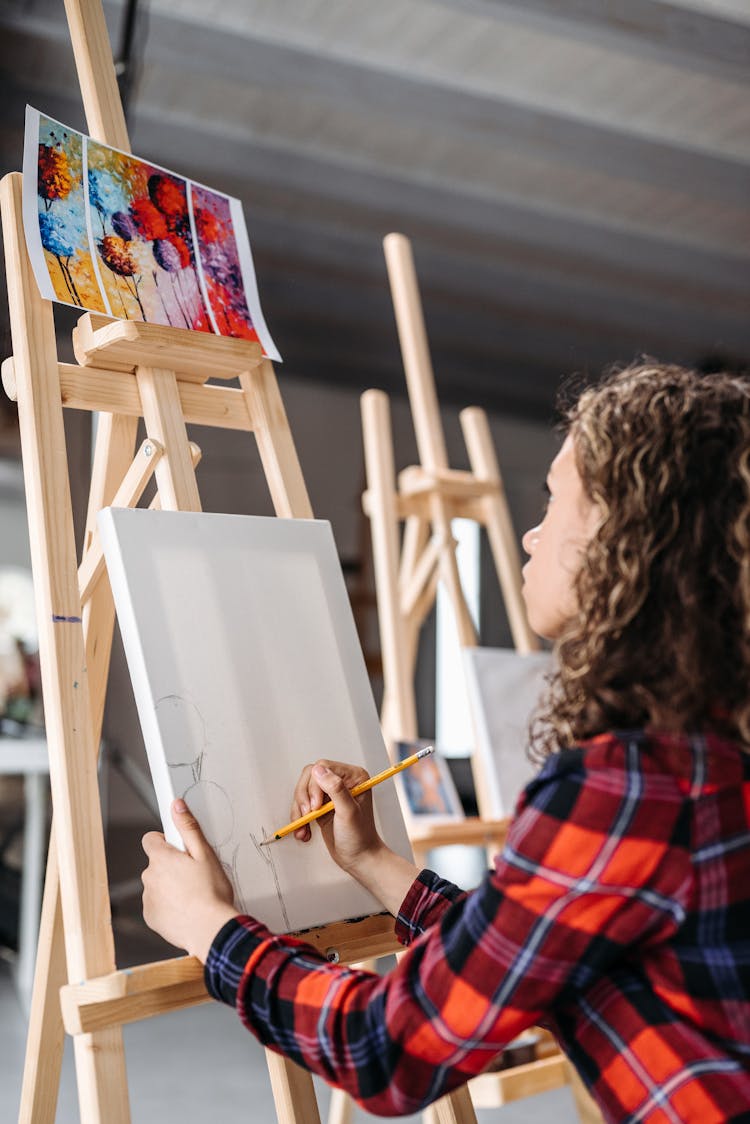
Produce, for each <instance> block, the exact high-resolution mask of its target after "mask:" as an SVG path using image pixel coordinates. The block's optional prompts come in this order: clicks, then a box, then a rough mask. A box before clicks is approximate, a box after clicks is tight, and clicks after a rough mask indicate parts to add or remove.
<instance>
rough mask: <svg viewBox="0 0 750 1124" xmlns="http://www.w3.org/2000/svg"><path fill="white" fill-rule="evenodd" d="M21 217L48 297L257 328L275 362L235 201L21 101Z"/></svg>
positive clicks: (208, 326)
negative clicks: (24, 118)
mask: <svg viewBox="0 0 750 1124" xmlns="http://www.w3.org/2000/svg"><path fill="white" fill-rule="evenodd" d="M24 222H25V224H26V230H27V240H28V244H29V252H30V255H31V258H32V265H33V267H34V271H35V273H36V276H37V278H38V280H39V285H40V289H41V290H42V293H43V295H44V296H45V297H47V298H51V299H57V300H60V301H62V302H64V303H66V304H72V305H76V306H78V307H80V308H82V309H88V310H90V311H95V312H104V313H107V314H108V315H110V316H114V317H118V318H121V319H128V320H147V321H150V322H152V323H160V324H166V325H171V326H173V327H181V328H189V329H191V330H193V331H200V332H216V333H218V334H221V335H228V336H236V337H238V338H242V339H250V340H258V339H259V331H260V332H261V333H262V334H263V345H264V348H265V349H266V351H267V353H268V354H270V355H272V357H278V353H277V352H276V349H275V348H274V347H273V341H272V340H271V339H270V337H269V336H268V332H267V329H266V327H265V324H264V322H263V316H262V313H261V310H260V303H259V300H258V293H257V288H256V285H255V275H254V270H253V266H252V257H251V254H250V246H249V243H248V240H247V232H246V230H245V227H244V218H243V215H242V208H241V205H240V204H239V202H238V200H236V199H230V198H229V197H228V196H225V195H222V194H220V193H219V192H215V191H212V190H210V189H209V188H205V187H199V186H198V185H196V184H193V183H191V181H189V180H186V179H184V178H183V177H181V176H179V175H175V174H174V173H172V172H168V171H165V170H164V169H163V168H159V167H158V166H156V165H154V164H151V163H149V162H148V161H145V160H140V159H138V157H136V156H132V155H131V154H129V153H123V152H118V151H117V150H115V149H111V148H108V147H107V146H105V145H103V144H100V143H99V142H97V141H94V140H91V139H90V138H86V137H84V136H82V135H81V134H80V133H78V132H76V131H75V130H72V129H68V128H66V127H65V126H63V125H61V124H59V123H58V122H56V121H53V120H52V119H51V118H47V117H44V116H42V115H41V114H39V113H38V112H37V111H36V110H34V109H31V108H29V107H27V132H26V145H25V149H24ZM238 233H239V235H240V238H239V241H238V237H237V235H238ZM246 285H248V286H249V287H248V288H247V289H246ZM254 321H255V322H254ZM269 345H270V346H269Z"/></svg>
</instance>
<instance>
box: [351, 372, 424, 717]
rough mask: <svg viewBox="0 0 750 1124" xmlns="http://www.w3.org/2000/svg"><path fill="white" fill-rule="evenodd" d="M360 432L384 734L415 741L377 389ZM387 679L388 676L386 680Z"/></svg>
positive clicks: (392, 493) (392, 499)
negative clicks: (375, 592)
mask: <svg viewBox="0 0 750 1124" xmlns="http://www.w3.org/2000/svg"><path fill="white" fill-rule="evenodd" d="M361 405H362V433H363V436H364V445H365V465H366V469H367V490H368V493H369V496H370V500H369V512H368V514H369V515H370V522H371V533H372V553H373V560H374V566H375V579H376V587H377V589H378V594H379V596H378V622H379V625H380V646H381V649H382V652H383V669H384V683H383V689H384V697H385V700H386V708H385V713H384V716H383V722H382V725H383V732H384V733H385V736H386V738H387V739H394V738H414V737H416V734H417V715H416V707H415V703H414V692H413V689H412V686H411V678H410V674H409V671H410V669H409V667H408V666H407V663H408V655H407V645H406V643H405V637H404V629H403V621H402V619H401V613H400V601H399V588H398V558H399V542H398V516H397V512H396V474H395V468H394V457H393V442H392V439H391V421H390V409H389V405H388V398H387V396H386V395H385V394H384V393H383V392H382V391H380V390H368V391H367V392H366V393H365V394H363V395H362V399H361ZM386 676H387V677H386Z"/></svg>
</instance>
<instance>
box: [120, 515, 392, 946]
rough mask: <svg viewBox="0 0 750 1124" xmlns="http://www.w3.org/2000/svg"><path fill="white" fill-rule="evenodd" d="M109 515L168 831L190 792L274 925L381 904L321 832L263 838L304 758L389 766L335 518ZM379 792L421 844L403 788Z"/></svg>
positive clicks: (232, 873)
mask: <svg viewBox="0 0 750 1124" xmlns="http://www.w3.org/2000/svg"><path fill="white" fill-rule="evenodd" d="M99 525H100V531H101V535H102V543H103V546H104V550H105V556H106V559H107V566H108V569H109V574H110V580H111V583H112V589H113V593H114V597H115V604H116V607H117V613H118V619H119V622H120V630H121V633H122V637H123V644H124V647H125V654H126V657H127V660H128V665H129V669H130V674H131V679H132V681H133V688H134V694H135V699H136V704H137V707H138V712H139V716H140V720H141V726H142V730H143V735H144V741H145V744H146V750H147V754H148V758H149V764H150V767H151V772H152V776H153V779H154V787H155V790H156V794H157V799H158V802H159V809H160V813H161V817H162V822H163V826H164V830H165V834H166V837H167V839H168V840H169V841H170V842H172V843H174V844H175V845H179V837H178V836H177V834H176V831H175V829H174V827H173V825H172V822H171V817H170V814H169V807H170V804H171V802H172V800H173V799H174V798H175V797H176V796H183V797H184V798H185V800H186V802H187V804H188V806H189V807H190V808H191V810H192V811H193V813H194V814H195V815H196V817H197V819H198V821H199V823H200V824H201V826H202V828H203V830H204V832H205V834H206V836H207V838H208V840H209V841H210V843H211V845H212V846H213V848H214V849H215V851H216V853H217V855H218V857H219V860H220V861H221V863H222V865H223V867H224V869H225V871H226V872H227V874H228V876H229V877H230V879H231V881H232V884H233V886H234V889H235V904H236V906H237V908H238V910H240V911H242V912H248V913H251V914H253V915H254V916H257V917H259V918H260V919H261V920H263V921H265V922H266V923H267V924H268V925H269V926H270V927H271V928H273V929H276V930H278V931H286V932H289V931H298V930H300V929H304V928H308V927H310V926H312V925H318V924H324V923H327V922H329V921H336V920H343V919H348V918H351V917H354V916H363V915H367V914H370V913H375V912H379V911H380V910H381V909H382V907H381V906H380V905H379V903H378V902H377V901H376V900H375V899H374V898H372V897H371V896H370V895H369V894H368V893H366V891H364V890H363V889H362V888H361V887H359V886H358V885H356V884H355V883H354V882H353V881H352V880H351V879H350V878H348V877H347V876H346V875H344V874H343V873H342V872H341V871H340V870H339V869H338V868H337V867H336V866H335V865H334V864H333V863H332V862H331V861H330V859H329V857H328V855H327V853H326V852H325V846H324V844H323V842H322V839H321V838H320V836H319V833H318V832H317V831H315V832H314V833H313V840H312V842H310V843H308V844H301V843H299V841H297V840H295V839H294V838H293V837H291V836H290V837H288V838H286V839H284V840H281V841H279V842H278V843H276V844H275V845H274V846H273V847H260V843H261V842H262V841H263V840H264V839H266V838H268V837H270V836H271V835H272V833H273V831H274V830H275V829H277V828H278V827H281V826H283V825H284V824H285V823H287V822H288V820H289V818H290V802H291V795H292V791H293V788H294V784H295V782H296V780H297V777H298V776H299V773H300V771H301V770H302V768H303V767H304V765H306V764H307V763H309V762H311V761H314V760H315V759H316V758H319V757H325V758H329V759H333V760H347V761H352V762H356V763H358V764H361V765H363V766H364V768H366V769H367V770H368V772H370V773H371V774H372V773H375V772H378V771H380V770H381V769H383V768H385V767H386V766H387V765H388V759H387V755H386V751H385V746H384V743H383V738H382V734H381V732H380V726H379V723H378V717H377V712H376V709H375V704H374V700H373V697H372V691H371V688H370V684H369V680H368V678H367V673H366V670H365V666H364V660H363V657H362V653H361V649H360V647H359V642H358V639H357V635H356V630H355V627H354V622H353V619H352V614H351V608H350V606H349V601H348V597H347V594H346V588H345V585H344V581H343V577H342V574H341V568H340V565H339V561H338V557H337V554H336V549H335V545H334V541H333V536H332V534H331V529H330V526H329V525H328V524H327V523H324V522H320V521H313V520H297V519H295V520H291V519H275V518H259V517H251V516H232V515H213V514H204V513H200V514H196V513H191V512H159V511H139V510H136V511H133V510H129V509H111V508H110V509H107V510H105V511H104V512H103V513H102V514H101V515H100V517H99ZM374 802H375V810H376V817H377V819H378V822H379V826H380V828H381V831H382V833H383V834H384V835H385V837H386V838H387V839H388V841H389V843H390V844H391V846H393V847H394V848H395V849H396V850H397V851H399V852H400V853H401V854H404V855H406V856H409V855H410V848H409V843H408V840H407V836H406V831H405V829H404V824H403V820H402V817H401V812H400V808H399V804H398V799H397V796H396V793H395V790H394V787H393V786H392V785H381V786H378V789H377V791H376V793H375V794H374Z"/></svg>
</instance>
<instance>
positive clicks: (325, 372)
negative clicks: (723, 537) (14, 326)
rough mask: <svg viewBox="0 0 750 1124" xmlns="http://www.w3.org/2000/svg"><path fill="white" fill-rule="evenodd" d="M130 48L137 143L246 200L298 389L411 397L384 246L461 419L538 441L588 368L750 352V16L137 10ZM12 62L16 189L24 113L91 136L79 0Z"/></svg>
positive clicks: (215, 2)
mask: <svg viewBox="0 0 750 1124" xmlns="http://www.w3.org/2000/svg"><path fill="white" fill-rule="evenodd" d="M106 11H107V16H108V22H109V25H110V33H111V37H112V40H113V42H114V43H115V44H119V43H120V42H121V41H122V37H123V34H124V29H125V26H126V18H127V6H126V5H125V4H113V5H109V6H107V7H106ZM132 31H133V34H132V36H131V45H132V59H131V70H130V72H129V73H128V75H127V79H128V85H129V89H130V97H129V123H130V130H131V142H132V146H133V150H134V151H135V152H136V153H137V154H138V155H140V156H143V157H146V158H149V159H152V160H154V161H155V162H158V163H160V164H162V165H164V166H166V167H168V168H172V169H174V170H175V171H179V172H182V173H185V174H187V175H190V176H192V177H193V178H194V179H197V180H200V181H203V182H207V183H209V184H211V185H212V186H214V187H217V188H220V189H222V190H224V191H227V192H229V193H231V194H234V195H238V196H239V197H240V198H241V199H242V200H243V202H244V205H245V213H246V216H247V222H248V228H249V231H250V237H251V241H252V244H253V252H254V255H255V260H256V267H257V271H258V276H259V284H260V291H261V299H262V301H263V305H264V311H265V314H266V318H267V320H268V323H269V326H270V328H271V331H272V333H273V334H274V336H275V338H276V341H277V343H278V345H279V347H280V350H281V352H282V354H283V355H284V358H285V361H286V362H285V369H286V370H288V371H290V372H292V373H294V374H295V375H297V376H300V377H303V378H309V379H311V380H324V381H327V382H332V383H341V384H345V385H347V386H351V387H356V388H358V389H364V388H366V387H369V386H380V387H383V388H385V389H388V390H395V391H399V392H403V390H404V381H403V374H402V369H401V363H400V357H399V352H398V343H397V338H396V331H395V324H394V319H393V312H392V307H391V302H390V295H389V291H388V284H387V278H386V272H385V264H384V259H383V254H382V248H381V240H382V237H383V235H384V234H386V233H387V232H388V231H390V230H400V231H402V232H403V233H405V234H407V235H408V236H409V237H410V238H411V239H412V242H413V246H414V252H415V258H416V263H417V270H418V274H419V278H420V285H421V289H422V293H423V299H424V304H425V313H426V319H427V324H428V331H429V335H430V340H431V347H432V352H433V360H434V364H435V370H436V380H437V384H438V390H439V393H440V395H441V398H442V399H443V400H444V401H457V402H461V403H464V404H465V403H469V402H472V403H477V404H481V405H484V406H486V407H488V408H491V409H499V410H504V411H508V412H511V413H515V414H518V415H525V416H528V417H539V418H544V419H545V420H546V419H547V418H548V417H549V414H550V407H551V403H552V400H553V397H554V392H555V388H556V387H557V385H558V384H559V382H560V380H561V379H562V378H563V377H564V376H565V375H566V374H568V373H569V372H571V371H582V370H588V371H592V372H595V371H597V370H598V369H600V368H601V367H602V366H603V365H605V364H607V363H609V362H612V361H627V360H630V359H632V358H633V357H634V356H636V355H638V354H639V353H641V352H646V353H649V354H652V355H655V356H658V357H660V358H664V359H670V360H675V361H679V362H685V363H689V364H707V363H716V362H718V363H722V362H726V363H728V364H733V365H742V364H746V363H747V361H748V359H749V358H750V316H749V315H748V313H749V312H750V97H749V96H748V95H749V94H750V2H749V0H670V2H668V0H379V2H378V3H377V4H372V3H369V2H367V0H150V3H149V4H148V5H147V6H146V2H145V0H141V5H140V7H139V9H138V11H137V14H136V21H135V24H134V26H133V29H132ZM0 42H1V43H2V88H1V89H0V95H1V96H2V99H3V106H4V110H3V118H2V130H1V132H0V162H1V163H2V168H3V170H9V169H11V168H15V167H19V166H20V161H21V152H22V132H23V107H24V104H25V103H26V102H27V101H29V102H30V103H31V104H33V105H35V106H36V107H37V108H38V109H40V110H42V112H44V113H46V114H49V115H51V116H53V117H57V118H58V119H59V120H61V121H63V122H64V123H66V124H69V125H72V126H74V127H78V128H83V129H85V122H84V119H83V113H82V108H81V102H80V96H79V93H78V84H77V80H76V76H75V69H74V64H73V56H72V50H71V48H70V45H69V42H68V37H67V26H66V23H65V14H64V7H63V2H62V0H4V4H3V6H2V9H0ZM2 315H3V316H4V317H7V313H6V311H5V309H4V308H3V311H2ZM282 377H283V373H282Z"/></svg>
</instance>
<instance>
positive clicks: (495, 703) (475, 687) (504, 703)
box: [464, 648, 552, 818]
mask: <svg viewBox="0 0 750 1124" xmlns="http://www.w3.org/2000/svg"><path fill="white" fill-rule="evenodd" d="M464 663H465V669H466V681H467V686H468V693H469V703H470V706H471V712H472V721H473V723H474V730H475V732H476V738H477V752H478V753H479V754H480V755H481V758H482V761H483V764H484V766H485V768H484V773H485V775H486V778H487V786H488V790H489V799H490V803H491V807H490V814H491V815H492V816H495V817H498V818H499V817H502V816H509V815H511V814H512V812H513V809H514V807H515V804H516V801H517V800H518V797H519V796H520V794H521V791H522V790H523V788H524V787H525V785H526V784H528V782H529V781H530V780H531V779H532V777H533V776H534V773H535V772H536V768H535V766H534V765H533V764H532V763H531V762H530V761H529V758H528V753H527V751H528V744H529V738H528V729H529V720H530V718H531V715H532V713H533V711H534V709H535V708H536V704H537V702H538V701H539V697H540V695H541V692H542V689H543V686H544V677H545V675H546V674H547V672H548V671H549V670H550V669H551V666H552V657H551V655H550V654H549V653H548V652H532V653H531V654H529V655H526V656H522V655H520V654H519V653H518V652H516V651H514V650H513V649H507V648H467V649H465V650H464Z"/></svg>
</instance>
